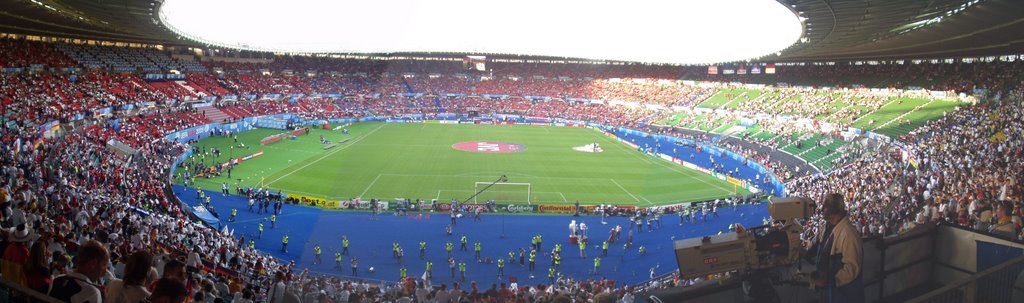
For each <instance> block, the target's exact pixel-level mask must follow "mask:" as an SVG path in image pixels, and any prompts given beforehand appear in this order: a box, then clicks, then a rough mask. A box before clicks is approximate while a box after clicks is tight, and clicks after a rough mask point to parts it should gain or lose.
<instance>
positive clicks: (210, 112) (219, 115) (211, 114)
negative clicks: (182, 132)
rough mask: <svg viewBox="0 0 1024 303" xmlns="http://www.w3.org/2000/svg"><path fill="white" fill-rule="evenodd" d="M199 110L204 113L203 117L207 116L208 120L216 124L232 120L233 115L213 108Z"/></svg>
mask: <svg viewBox="0 0 1024 303" xmlns="http://www.w3.org/2000/svg"><path fill="white" fill-rule="evenodd" d="M197 110H199V111H200V112H202V113H203V115H204V116H206V119H208V120H210V121H213V122H215V123H219V122H223V121H224V120H227V119H229V118H231V115H229V114H227V113H225V112H223V111H221V110H220V109H218V108H216V107H213V106H207V107H200V108H198V109H197Z"/></svg>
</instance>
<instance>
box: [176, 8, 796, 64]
mask: <svg viewBox="0 0 1024 303" xmlns="http://www.w3.org/2000/svg"><path fill="white" fill-rule="evenodd" d="M160 18H161V19H162V20H163V22H164V23H165V24H167V25H168V26H169V27H170V28H172V29H173V30H175V31H178V32H179V33H185V34H187V35H188V36H192V37H195V38H199V39H201V40H205V41H202V42H207V43H210V44H213V45H220V46H231V47H236V48H237V47H241V46H242V45H247V46H248V47H244V48H249V49H262V50H271V51H281V52H337V53H388V52H456V53H475V54H517V55H540V56H557V57H579V58H588V59H607V60H625V61H638V62H657V63H680V64H686V63H692V64H697V63H717V62H727V61H735V60H744V59H751V58H754V57H758V56H763V55H767V54H771V53H774V52H776V51H779V50H782V49H784V48H786V47H788V46H789V45H791V44H793V43H794V42H796V40H797V39H799V38H800V35H801V26H800V21H799V19H798V18H797V16H795V15H794V14H793V13H792V12H791V11H790V10H789V9H787V8H786V7H784V6H783V5H782V4H780V3H778V2H776V1H775V0H674V1H673V0H632V1H621V0H619V1H607V0H514V1H509V0H435V1H427V0H370V1H352V0H333V1H332V0H287V1H273V0H165V1H164V4H163V6H162V8H161V10H160Z"/></svg>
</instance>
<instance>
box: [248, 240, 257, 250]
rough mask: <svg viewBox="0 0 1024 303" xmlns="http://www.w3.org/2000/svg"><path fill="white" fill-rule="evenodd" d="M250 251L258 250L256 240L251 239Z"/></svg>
mask: <svg viewBox="0 0 1024 303" xmlns="http://www.w3.org/2000/svg"><path fill="white" fill-rule="evenodd" d="M249 249H256V240H253V239H249Z"/></svg>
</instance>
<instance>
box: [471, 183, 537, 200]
mask: <svg viewBox="0 0 1024 303" xmlns="http://www.w3.org/2000/svg"><path fill="white" fill-rule="evenodd" d="M491 184H494V185H493V186H491V188H488V189H487V190H486V191H484V192H482V193H480V194H479V195H476V197H473V203H476V204H482V203H484V202H487V201H490V200H494V202H495V203H501V204H512V203H526V204H530V201H531V200H532V199H531V198H530V197H532V196H533V191H532V190H533V187H532V186H531V185H530V183H494V182H476V183H474V184H473V191H474V192H480V190H482V189H484V188H486V187H487V186H488V185H491Z"/></svg>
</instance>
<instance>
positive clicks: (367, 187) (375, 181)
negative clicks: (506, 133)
mask: <svg viewBox="0 0 1024 303" xmlns="http://www.w3.org/2000/svg"><path fill="white" fill-rule="evenodd" d="M377 180H380V174H377V177H376V178H373V182H370V185H367V186H366V189H364V190H363V193H361V194H359V196H360V197H362V196H365V195H366V192H368V191H370V188H373V185H374V184H377Z"/></svg>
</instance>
